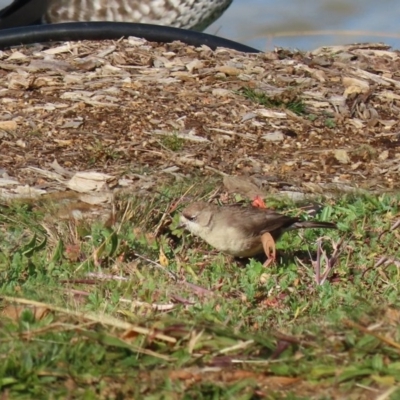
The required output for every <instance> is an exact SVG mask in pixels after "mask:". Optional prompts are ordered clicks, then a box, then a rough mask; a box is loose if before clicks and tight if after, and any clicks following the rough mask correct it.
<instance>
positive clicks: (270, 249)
mask: <svg viewBox="0 0 400 400" xmlns="http://www.w3.org/2000/svg"><path fill="white" fill-rule="evenodd" d="M261 243H262V245H263V248H264V252H265V255H266V256H267V260H266V261H265V263H264V264H263V266H264V267H269V266H270V265H271V264H273V263H274V262H275V258H276V246H275V240H274V238H273V237H272V235H271V234H270V233H269V232H265V233H264V234H263V235H262V236H261Z"/></svg>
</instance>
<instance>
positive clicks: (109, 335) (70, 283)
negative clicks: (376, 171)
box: [0, 185, 400, 399]
mask: <svg viewBox="0 0 400 400" xmlns="http://www.w3.org/2000/svg"><path fill="white" fill-rule="evenodd" d="M187 188H188V186H187V187H186V186H185V185H183V186H180V187H179V188H173V187H172V188H169V189H166V190H161V191H160V193H159V194H158V195H155V196H153V197H151V198H148V199H140V198H137V199H135V198H134V199H130V200H129V201H128V200H123V199H122V200H120V201H118V202H117V203H116V205H115V208H116V211H115V216H114V217H115V218H114V220H115V223H114V224H113V225H112V226H108V227H105V226H104V225H103V224H101V223H100V222H98V221H96V220H94V221H90V220H88V221H83V222H79V223H78V222H76V221H73V220H69V221H64V222H63V221H59V220H58V219H57V218H55V217H52V216H51V215H49V213H50V211H49V210H52V207H49V205H46V204H43V205H41V206H30V205H29V204H23V203H11V204H1V203H0V285H1V286H0V291H1V298H2V303H1V304H2V308H3V311H2V314H1V318H0V357H1V363H0V388H1V389H0V390H2V391H3V393H7V395H8V396H9V398H21V399H31V398H85V399H92V398H93V399H124V398H126V399H128V398H129V399H131V398H135V399H136V398H143V399H231V398H235V399H314V398H315V399H336V398H349V399H364V398H365V399H368V398H371V396H373V397H372V398H378V396H379V395H383V396H386V397H382V398H387V399H396V398H398V396H399V395H400V389H398V385H399V381H400V330H399V320H400V300H399V268H398V267H399V266H400V261H399V258H398V249H399V248H400V246H399V242H400V231H399V229H398V228H395V229H392V230H390V228H391V227H392V226H393V225H394V224H395V222H396V221H398V220H399V214H400V212H399V209H400V198H399V197H397V196H395V195H382V196H376V197H372V196H371V197H366V196H354V197H342V198H340V199H338V200H335V201H333V200H330V201H325V202H324V204H325V207H324V209H323V210H322V212H321V213H320V214H319V216H318V218H320V219H323V220H329V221H334V222H337V224H338V227H339V229H338V230H337V231H332V230H329V231H327V230H325V231H321V230H305V231H302V232H290V233H287V234H285V235H284V237H283V238H282V239H281V241H280V242H279V243H278V260H277V263H276V264H275V265H273V266H271V267H269V268H268V269H265V268H263V267H262V265H261V263H260V262H258V261H255V260H250V261H248V262H247V263H237V262H234V261H232V260H231V259H230V258H229V257H226V256H224V255H222V254H219V253H217V252H215V251H212V249H210V248H209V247H208V246H207V245H206V244H204V243H202V242H201V241H199V240H197V239H195V238H193V237H191V236H190V235H187V234H186V233H183V232H182V231H180V230H178V229H177V224H178V215H179V209H180V208H179V207H178V209H176V204H177V200H178V199H179V198H180V196H181V195H182V193H184V192H185V191H186V189H187ZM205 194H206V193H205V192H204V191H203V192H201V190H200V192H198V193H192V192H191V193H190V196H191V197H192V198H199V197H201V195H205ZM267 204H268V205H269V206H271V207H275V208H277V209H281V210H285V211H286V212H288V213H293V214H297V213H298V212H299V207H298V206H296V205H294V204H293V203H290V202H277V201H276V200H274V199H269V200H268V199H267ZM155 233H156V234H157V237H156V238H155V237H154V234H155ZM321 235H324V236H323V239H321V241H322V248H323V249H324V250H325V251H326V253H327V255H328V257H330V256H331V255H332V252H333V250H334V247H335V244H336V243H338V242H339V241H340V240H341V239H343V244H342V247H341V252H340V255H339V258H338V262H337V263H336V265H335V267H334V269H333V271H331V273H330V275H329V278H328V280H327V281H326V282H325V284H323V285H318V284H317V283H316V281H315V271H314V269H313V267H312V264H311V258H312V259H314V260H315V258H316V251H317V245H316V241H317V239H318V238H319V237H321ZM382 257H385V258H384V261H383V263H382V264H381V265H380V266H375V265H376V263H377V261H378V260H379V259H381V258H382ZM396 265H397V266H396ZM321 267H322V269H323V268H324V264H322V266H321Z"/></svg>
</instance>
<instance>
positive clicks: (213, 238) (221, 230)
mask: <svg viewBox="0 0 400 400" xmlns="http://www.w3.org/2000/svg"><path fill="white" fill-rule="evenodd" d="M180 226H181V227H185V228H186V229H187V230H189V231H190V232H192V233H193V234H194V235H196V236H199V237H201V238H202V239H203V240H205V241H206V242H207V243H208V244H210V245H211V246H213V247H215V248H216V249H217V250H220V251H222V252H224V253H226V254H230V255H232V256H235V257H246V258H247V257H253V256H256V255H258V254H261V253H262V252H263V251H264V252H265V254H266V255H267V258H268V259H267V261H266V262H265V263H264V266H267V265H269V264H270V263H271V261H273V260H274V259H275V242H276V241H277V240H278V239H279V238H280V237H281V236H282V234H283V233H284V232H286V231H288V230H291V229H301V228H332V229H334V228H336V225H335V224H334V223H332V222H319V221H301V220H300V219H299V218H297V217H289V216H286V215H283V214H279V213H278V212H276V211H274V210H271V209H267V208H258V207H253V206H248V207H242V206H238V205H231V206H223V207H219V206H216V205H214V204H209V203H205V202H196V203H192V204H190V205H189V206H187V207H186V208H185V209H184V210H183V211H182V215H181V217H180Z"/></svg>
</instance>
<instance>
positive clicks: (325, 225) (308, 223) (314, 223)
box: [290, 221, 337, 229]
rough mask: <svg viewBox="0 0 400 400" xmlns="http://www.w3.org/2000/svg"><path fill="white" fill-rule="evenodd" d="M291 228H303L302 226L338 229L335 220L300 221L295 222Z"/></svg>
mask: <svg viewBox="0 0 400 400" xmlns="http://www.w3.org/2000/svg"><path fill="white" fill-rule="evenodd" d="M290 228H291V229H301V228H326V229H337V226H336V224H334V223H333V222H323V221H299V222H295V223H294V224H293V225H292V226H291V227H290Z"/></svg>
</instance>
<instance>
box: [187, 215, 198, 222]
mask: <svg viewBox="0 0 400 400" xmlns="http://www.w3.org/2000/svg"><path fill="white" fill-rule="evenodd" d="M185 216H186V219H188V220H189V221H195V220H196V215H185Z"/></svg>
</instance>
